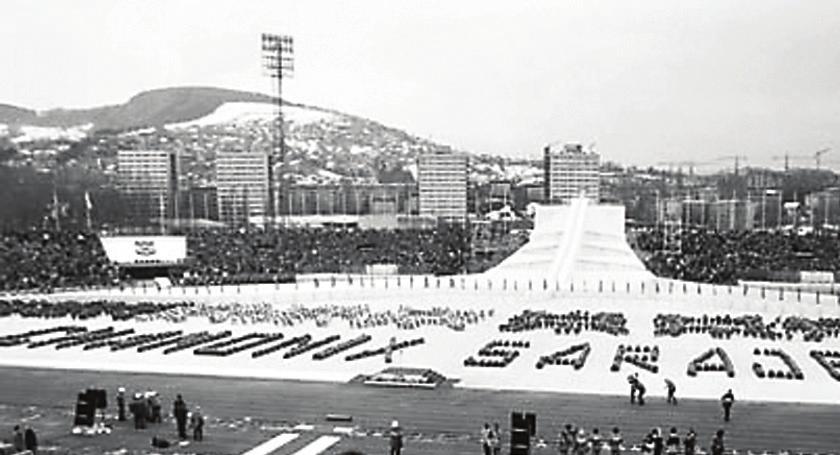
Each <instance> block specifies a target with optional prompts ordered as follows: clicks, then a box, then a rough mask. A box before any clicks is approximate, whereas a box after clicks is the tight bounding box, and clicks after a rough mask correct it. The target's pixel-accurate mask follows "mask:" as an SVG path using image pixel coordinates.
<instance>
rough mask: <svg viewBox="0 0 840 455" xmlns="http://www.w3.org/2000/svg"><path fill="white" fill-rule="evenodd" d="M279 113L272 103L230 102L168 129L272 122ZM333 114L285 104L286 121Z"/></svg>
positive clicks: (315, 119) (311, 120)
mask: <svg viewBox="0 0 840 455" xmlns="http://www.w3.org/2000/svg"><path fill="white" fill-rule="evenodd" d="M276 115H277V108H276V107H275V106H274V105H273V104H270V103H249V102H230V103H224V104H222V105H221V106H219V107H218V108H216V110H215V111H213V112H212V113H210V114H209V115H206V116H204V117H201V118H199V119H196V120H192V121H189V122H183V123H173V124H170V125H167V126H166V128H168V129H188V128H193V127H207V126H216V125H234V126H235V125H245V124H248V123H255V122H271V121H273V120H274V118H275V116H276ZM332 117H333V114H330V113H328V112H324V111H319V110H315V109H308V108H302V107H298V106H283V119H284V121H287V122H291V123H293V124H296V125H305V124H309V123H317V122H320V121H326V120H329V119H331V118H332Z"/></svg>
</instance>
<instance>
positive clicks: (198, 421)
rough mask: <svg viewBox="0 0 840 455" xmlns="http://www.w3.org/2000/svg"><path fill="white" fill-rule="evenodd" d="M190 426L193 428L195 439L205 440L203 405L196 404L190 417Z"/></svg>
mask: <svg viewBox="0 0 840 455" xmlns="http://www.w3.org/2000/svg"><path fill="white" fill-rule="evenodd" d="M190 426H191V427H192V430H193V440H195V441H203V440H204V416H203V415H201V406H196V407H195V410H193V412H192V416H191V417H190Z"/></svg>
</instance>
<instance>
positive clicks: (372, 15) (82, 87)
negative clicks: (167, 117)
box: [0, 0, 840, 168]
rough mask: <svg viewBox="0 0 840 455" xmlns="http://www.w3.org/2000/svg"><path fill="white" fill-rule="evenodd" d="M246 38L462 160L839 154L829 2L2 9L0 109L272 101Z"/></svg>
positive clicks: (350, 107) (835, 7) (294, 83)
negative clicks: (208, 91)
mask: <svg viewBox="0 0 840 455" xmlns="http://www.w3.org/2000/svg"><path fill="white" fill-rule="evenodd" d="M261 32H274V33H285V34H290V35H293V36H294V38H295V65H296V73H295V76H294V79H292V80H290V81H289V82H288V83H287V84H286V89H287V90H286V97H287V98H288V99H290V100H292V101H296V102H303V103H307V104H314V105H318V106H323V107H327V108H333V109H338V110H341V111H345V112H347V113H351V114H356V115H361V116H364V117H368V118H371V119H374V120H377V121H380V122H382V123H385V124H387V125H391V126H396V127H400V128H403V129H405V130H407V131H409V132H410V133H413V134H416V135H418V136H423V137H426V138H431V139H433V140H435V141H438V142H441V143H446V144H450V145H453V146H454V147H456V148H459V149H464V150H468V151H471V152H474V153H490V154H505V155H514V156H532V157H537V156H539V154H540V150H541V148H542V146H543V145H544V144H546V143H548V142H553V141H576V142H581V143H583V144H589V143H592V142H595V143H597V145H596V149H597V150H598V151H599V152H600V153H601V154H602V155H603V156H604V157H605V158H606V159H610V160H614V161H619V162H622V163H625V164H630V163H634V164H651V163H655V162H657V161H669V160H695V161H715V160H716V159H717V158H718V157H720V156H725V155H733V154H743V155H747V156H749V163H748V164H771V163H774V164H776V165H778V166H781V161H778V162H773V161H771V157H772V156H774V155H782V154H784V153H785V152H786V151H787V152H790V153H791V154H795V155H810V154H811V153H812V152H813V151H814V150H817V149H820V148H824V147H834V148H835V150H833V152H831V153H829V154H828V155H826V156H825V157H824V159H826V160H831V159H837V161H838V165H837V166H835V168H840V1H836V0H824V1H823V0H807V1H803V0H789V1H779V0H753V1H738V0H702V1H674V0H662V1H630V0H617V1H592V0H586V1H581V0H570V1H560V0H554V1H544V2H543V1H528V0H520V1H516V0H510V1H507V2H493V1H486V0H485V1H470V2H467V1H454V0H441V1H396V0H382V1H375V0H370V1H367V0H365V1H360V0H353V1H346V0H345V1H341V0H336V1H314V0H303V1H285V0H272V1H265V2H258V1H250V0H249V1H231V2H221V1H208V0H202V1H180V0H165V1H150V0H143V1H136V2H135V1H117V0H107V1H85V0H78V1H67V0H56V1H31V0H21V1H17V0H13V1H8V0H4V1H3V3H2V5H0V55H3V56H4V57H5V58H4V61H5V65H4V67H3V72H2V76H0V102H4V103H9V104H15V105H20V106H25V107H32V108H36V109H46V108H53V107H85V106H94V105H101V104H109V103H110V104H114V103H121V102H124V101H126V100H127V99H128V98H129V97H130V96H132V95H134V94H136V93H137V92H139V91H141V90H145V89H152V88H160V87H167V86H178V85H211V86H219V87H226V88H237V89H246V90H255V91H262V92H268V91H269V90H270V87H271V86H270V85H269V84H270V82H269V80H268V79H267V78H265V77H263V75H262V72H261V69H260V58H259V56H260V55H259V54H260V49H259V46H260V33H261ZM835 157H836V158H835ZM720 163H723V162H719V164H718V166H720V165H721V164H720ZM808 163H810V161H802V162H801V164H803V165H805V164H808Z"/></svg>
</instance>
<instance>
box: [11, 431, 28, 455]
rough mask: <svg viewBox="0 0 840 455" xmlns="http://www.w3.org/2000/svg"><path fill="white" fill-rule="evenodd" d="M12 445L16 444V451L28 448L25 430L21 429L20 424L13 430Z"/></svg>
mask: <svg viewBox="0 0 840 455" xmlns="http://www.w3.org/2000/svg"><path fill="white" fill-rule="evenodd" d="M12 445H13V446H15V451H16V452H23V451H24V450H26V444H25V443H24V439H23V432H22V431H21V430H20V425H15V428H14V431H13V432H12Z"/></svg>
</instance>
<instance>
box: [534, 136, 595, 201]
mask: <svg viewBox="0 0 840 455" xmlns="http://www.w3.org/2000/svg"><path fill="white" fill-rule="evenodd" d="M600 161H601V160H600V156H599V155H598V154H597V153H594V152H584V151H583V147H581V145H580V144H566V145H564V146H563V148H561V149H559V150H554V149H552V148H551V146H547V147H545V149H543V165H544V182H543V184H544V191H545V199H546V200H547V201H549V202H550V203H555V204H557V203H560V204H567V203H569V201H571V200H572V199H574V198H577V197H579V196H580V195H583V196H585V197H586V198H588V199H590V200H592V201H594V202H596V203H597V202H598V201H599V199H600Z"/></svg>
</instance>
